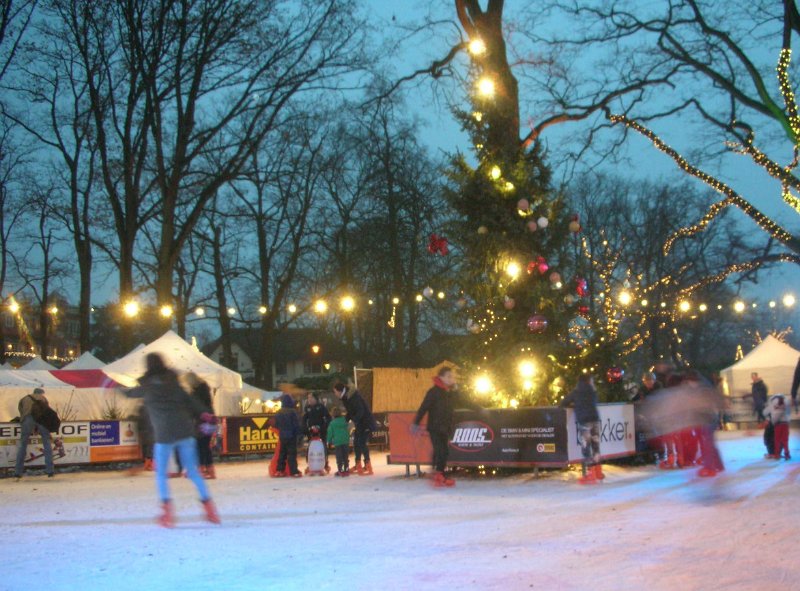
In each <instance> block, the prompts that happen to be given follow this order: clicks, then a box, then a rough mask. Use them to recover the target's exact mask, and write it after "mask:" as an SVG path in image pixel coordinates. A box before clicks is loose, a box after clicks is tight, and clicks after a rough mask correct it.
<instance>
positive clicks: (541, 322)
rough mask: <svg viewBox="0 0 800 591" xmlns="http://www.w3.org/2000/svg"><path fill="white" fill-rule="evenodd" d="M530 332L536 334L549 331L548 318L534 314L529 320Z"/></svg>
mask: <svg viewBox="0 0 800 591" xmlns="http://www.w3.org/2000/svg"><path fill="white" fill-rule="evenodd" d="M528 330H529V331H531V332H533V333H536V334H541V333H543V332H544V331H545V330H547V318H545V317H544V316H542V315H541V314H534V315H533V316H531V317H530V318H528Z"/></svg>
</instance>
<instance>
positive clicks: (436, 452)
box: [412, 366, 484, 486]
mask: <svg viewBox="0 0 800 591" xmlns="http://www.w3.org/2000/svg"><path fill="white" fill-rule="evenodd" d="M456 408H471V409H474V410H481V411H482V410H484V409H483V407H481V406H480V405H478V404H476V403H474V402H472V401H471V400H469V399H468V398H467V397H466V396H463V395H462V394H461V393H460V392H459V391H458V390H457V389H456V376H455V374H454V373H453V370H452V369H451V368H449V367H447V366H444V367H442V368H440V369H439V372H438V373H437V374H436V377H435V378H433V387H432V388H431V389H430V390H428V391H427V393H426V394H425V398H424V399H423V400H422V404H420V406H419V410H417V415H416V416H415V417H414V422H413V424H412V431H413V432H414V433H419V432H420V430H421V427H420V426H419V424H420V422H421V421H422V419H423V417H424V416H425V415H426V414H427V415H428V423H427V430H428V434H429V435H430V438H431V445H433V468H434V470H435V471H436V473H435V474H434V480H433V484H434V485H435V486H453V485H454V484H455V480H453V479H452V478H450V477H448V476H446V475H445V469H446V468H447V457H448V455H449V449H450V447H449V445H450V435H451V433H452V432H453V427H454V426H455V421H454V413H455V410H456Z"/></svg>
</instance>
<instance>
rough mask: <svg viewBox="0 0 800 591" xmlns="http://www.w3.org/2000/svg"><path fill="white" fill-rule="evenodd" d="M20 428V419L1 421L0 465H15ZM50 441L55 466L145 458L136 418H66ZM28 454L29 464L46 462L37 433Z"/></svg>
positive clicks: (29, 446) (26, 461)
mask: <svg viewBox="0 0 800 591" xmlns="http://www.w3.org/2000/svg"><path fill="white" fill-rule="evenodd" d="M21 432H22V427H21V425H20V423H0V467H2V468H4V469H9V470H11V469H13V468H14V465H15V463H16V457H17V446H18V444H19V438H20V434H21ZM51 445H52V449H53V464H54V465H56V466H70V465H75V464H93V463H106V462H124V461H135V460H140V459H141V458H142V450H141V446H140V444H139V433H138V429H137V425H136V422H135V421H133V420H122V421H65V422H63V423H61V426H60V427H59V429H58V431H57V432H56V433H53V434H52V443H51ZM25 458H26V459H25V465H26V466H35V467H41V466H44V447H43V445H42V438H41V437H40V436H39V435H38V434H36V435H32V436H31V438H30V439H29V440H28V447H27V450H26V454H25Z"/></svg>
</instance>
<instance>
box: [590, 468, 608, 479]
mask: <svg viewBox="0 0 800 591" xmlns="http://www.w3.org/2000/svg"><path fill="white" fill-rule="evenodd" d="M593 470H594V477H595V478H596V479H597V480H603V479H604V478H605V477H606V475H605V474H603V465H602V464H595V465H594V466H593Z"/></svg>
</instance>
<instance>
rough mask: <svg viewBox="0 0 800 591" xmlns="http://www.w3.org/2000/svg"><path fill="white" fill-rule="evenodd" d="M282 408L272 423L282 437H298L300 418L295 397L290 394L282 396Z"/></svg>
mask: <svg viewBox="0 0 800 591" xmlns="http://www.w3.org/2000/svg"><path fill="white" fill-rule="evenodd" d="M280 401H281V409H280V410H279V411H278V414H276V415H275V416H274V417H272V425H273V426H274V427H275V428H276V429H277V430H278V433H279V435H278V436H279V437H280V438H281V439H297V437H299V436H300V419H299V418H298V417H297V412H296V411H295V403H294V399H293V398H292V397H291V395H289V394H282V395H281V397H280Z"/></svg>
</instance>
